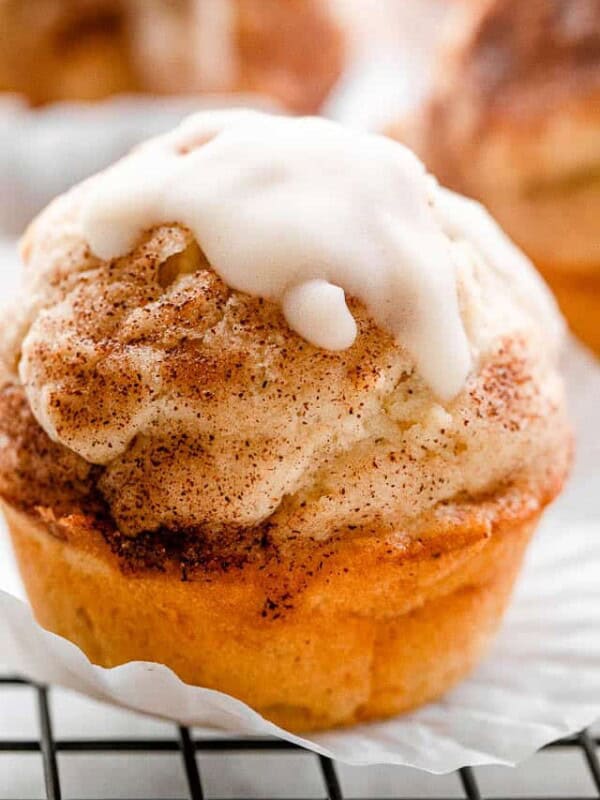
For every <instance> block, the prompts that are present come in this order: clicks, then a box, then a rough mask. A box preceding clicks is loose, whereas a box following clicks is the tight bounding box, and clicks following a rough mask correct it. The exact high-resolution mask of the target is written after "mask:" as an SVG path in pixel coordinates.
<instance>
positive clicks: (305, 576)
mask: <svg viewBox="0 0 600 800" xmlns="http://www.w3.org/2000/svg"><path fill="white" fill-rule="evenodd" d="M521 505H522V507H520V508H517V509H516V510H515V508H514V503H509V502H506V500H505V498H499V499H495V500H493V501H487V502H485V503H481V504H473V505H472V506H470V507H468V508H466V509H464V510H460V509H458V510H457V509H456V508H454V509H453V510H452V512H451V513H449V515H448V519H446V520H445V521H438V522H436V523H435V524H434V525H433V527H431V528H429V530H427V532H426V535H424V536H423V537H419V538H418V539H412V538H411V540H410V541H409V542H408V543H407V542H406V540H402V541H401V540H400V539H398V540H396V541H393V540H391V539H390V538H389V537H378V536H376V535H375V536H358V537H356V538H347V537H344V538H341V539H339V540H337V541H335V542H324V543H316V542H311V543H310V547H308V546H305V545H304V544H302V545H300V544H299V543H298V542H294V543H293V544H294V553H295V555H294V560H293V561H290V560H289V559H287V558H286V557H285V556H284V557H281V558H276V559H274V560H273V563H268V562H267V563H266V564H260V563H259V564H252V563H248V564H246V565H245V566H243V567H239V568H238V567H236V568H232V569H230V570H225V571H221V572H220V573H218V574H211V573H210V572H206V573H203V574H202V575H200V576H198V577H195V578H193V579H191V580H187V581H184V580H182V576H181V573H180V572H179V571H178V570H177V569H176V568H175V566H172V567H170V568H167V570H166V571H165V572H162V573H161V572H150V571H148V570H146V571H144V572H142V573H141V574H140V573H131V572H130V573H128V572H127V571H123V569H122V568H121V565H120V563H119V560H118V558H117V557H116V556H115V555H114V554H113V553H112V552H111V550H110V548H109V546H108V545H107V544H106V542H105V540H104V538H103V537H102V535H101V534H100V533H98V532H97V531H95V530H94V529H93V528H92V527H91V525H90V522H89V520H86V519H85V518H84V517H69V518H66V519H62V520H55V519H53V517H52V514H51V512H49V511H44V512H42V518H36V517H35V516H33V515H31V514H28V513H24V512H23V511H19V510H17V509H16V508H14V507H12V506H8V505H5V506H4V510H5V515H6V519H7V521H8V525H9V528H10V532H11V536H12V541H13V545H14V549H15V551H16V555H17V559H18V562H19V566H20V569H21V574H22V576H23V579H24V582H25V585H26V588H27V592H28V595H29V598H30V601H31V604H32V606H33V609H34V612H35V615H36V617H37V619H38V621H39V622H40V624H41V625H42V626H44V627H45V628H47V629H49V630H51V631H54V632H55V633H57V634H59V635H61V636H64V637H66V638H67V639H70V640H71V641H73V642H75V643H76V644H77V645H79V647H81V648H82V649H83V650H84V651H85V652H86V653H87V655H88V656H89V658H90V659H91V660H92V661H93V662H94V663H96V664H100V665H102V666H105V667H112V666H115V665H118V664H122V663H125V662H128V661H132V660H149V661H156V662H160V663H163V664H166V665H167V666H169V667H170V668H171V669H173V670H174V671H175V672H176V673H177V674H178V675H179V676H180V678H181V679H182V680H184V681H185V682H187V683H190V684H196V685H202V686H205V687H209V688H213V689H218V690H221V691H224V692H228V693H229V694H231V695H234V696H235V697H238V698H239V699H241V700H243V701H244V702H246V703H248V704H249V705H251V706H252V707H253V708H255V709H256V710H257V711H259V712H260V713H261V714H262V715H264V716H265V717H266V718H267V719H270V720H272V721H273V722H275V723H277V724H278V725H281V726H283V727H285V728H288V729H291V730H296V731H303V730H316V729H322V728H328V727H332V726H340V725H349V724H351V723H355V722H359V721H363V720H370V719H375V718H382V717H387V716H391V715H393V714H397V713H399V712H403V711H407V710H409V709H412V708H415V707H416V706H419V705H421V704H423V703H425V702H427V701H429V700H432V699H434V698H436V697H439V696H440V695H442V694H443V693H444V692H445V691H446V690H448V689H449V688H450V687H451V686H453V685H454V684H455V683H456V682H457V681H458V680H460V679H461V678H462V677H464V676H465V675H466V674H467V673H468V672H469V671H470V670H471V669H472V668H473V667H474V666H475V665H476V664H477V662H478V661H479V659H480V658H481V656H482V654H483V653H484V652H485V650H486V648H487V646H488V644H489V643H490V640H491V637H492V635H493V634H494V633H495V631H496V629H497V628H498V625H499V623H500V620H501V617H502V614H503V611H504V609H505V606H506V604H507V601H508V599H509V597H510V593H511V589H512V586H513V582H514V580H515V577H516V575H517V573H518V570H519V566H520V564H521V561H522V558H523V554H524V552H525V549H526V546H527V543H528V541H529V539H530V536H531V534H532V532H533V530H534V528H535V525H536V523H537V521H538V518H539V515H540V511H539V507H538V506H537V505H535V504H531V503H522V504H521ZM532 506H533V510H532ZM44 518H45V519H44ZM309 550H310V553H309ZM305 556H306V558H305Z"/></svg>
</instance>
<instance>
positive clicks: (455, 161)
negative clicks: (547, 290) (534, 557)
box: [407, 0, 600, 351]
mask: <svg viewBox="0 0 600 800" xmlns="http://www.w3.org/2000/svg"><path fill="white" fill-rule="evenodd" d="M407 140H408V141H409V142H410V144H411V145H412V146H414V147H415V149H416V151H417V152H418V153H419V154H420V155H421V156H422V157H423V158H424V160H425V162H426V164H427V166H428V168H429V169H431V170H432V171H433V172H434V173H435V174H436V175H437V177H439V179H440V180H441V181H442V182H443V183H445V184H446V185H448V186H450V187H452V188H455V189H457V190H458V191H461V192H464V193H465V194H468V195H471V196H473V197H476V198H478V199H479V200H481V201H483V202H484V203H485V205H486V206H487V207H488V208H489V209H490V211H491V212H492V214H493V215H494V216H495V217H496V218H497V219H498V220H499V222H500V223H501V224H502V225H503V226H504V227H505V229H506V230H507V232H508V233H509V234H510V235H511V236H512V237H513V238H514V239H515V241H516V242H517V243H518V244H519V245H520V246H521V247H522V248H523V249H524V250H525V252H526V253H527V254H528V255H529V256H530V257H531V258H532V259H533V261H534V262H535V264H536V266H538V268H539V269H540V270H541V271H542V273H543V274H544V275H545V276H546V277H547V279H548V280H549V281H550V283H551V285H552V287H553V289H554V290H555V292H556V294H557V295H558V298H559V300H560V302H561V304H562V306H563V310H564V311H565V312H566V314H567V317H568V319H569V321H570V323H571V325H572V327H573V329H574V330H575V332H577V333H578V334H579V335H581V336H582V338H583V339H584V340H585V341H587V342H588V343H589V344H591V345H592V346H593V347H594V348H595V349H596V350H597V351H600V321H599V320H600V230H599V227H598V219H599V218H600V2H599V1H598V0H528V2H526V3H523V2H519V0H484V1H482V2H466V3H463V4H462V7H461V8H460V10H459V12H457V15H456V17H455V18H454V19H453V20H452V24H451V26H450V31H449V34H448V37H447V40H446V41H445V42H444V45H443V47H442V52H441V54H440V64H439V69H438V73H437V80H436V82H435V86H434V89H433V92H432V97H431V98H430V100H429V103H428V105H427V107H426V109H425V111H424V113H423V115H422V117H421V119H419V120H418V122H417V124H416V126H415V129H414V130H413V131H412V132H411V133H410V134H409V135H408V137H407Z"/></svg>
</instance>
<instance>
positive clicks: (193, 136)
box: [81, 111, 471, 399]
mask: <svg viewBox="0 0 600 800" xmlns="http://www.w3.org/2000/svg"><path fill="white" fill-rule="evenodd" d="M436 192H437V185H436V184H435V183H434V182H432V181H431V179H430V178H428V176H427V174H426V172H425V170H424V168H423V166H422V164H421V163H420V161H419V160H418V159H417V158H416V157H415V156H414V155H413V154H412V153H411V152H410V151H409V150H407V149H406V148H405V147H402V146H401V145H399V144H397V143H395V142H392V141H391V140H389V139H386V138H384V137H380V136H374V135H370V134H362V133H356V132H353V131H349V130H347V129H345V128H343V127H341V126H339V125H337V124H335V123H332V122H328V121H325V120H322V119H316V118H304V119H290V118H285V117H276V116H268V115H264V114H258V113H254V112H248V111H243V112H240V111H226V112H208V113H203V114H198V115H196V116H194V117H191V118H190V119H188V120H187V121H186V122H184V123H183V124H182V125H181V126H180V127H179V128H178V129H177V130H175V131H174V132H172V133H171V134H168V135H167V136H164V137H161V138H160V139H156V140H153V141H151V142H149V143H148V144H146V145H145V146H143V147H142V148H140V149H138V150H137V151H135V152H134V153H133V154H132V155H131V156H129V157H128V158H126V159H124V160H123V161H121V162H120V163H118V164H117V165H116V166H115V167H113V168H112V169H111V170H109V171H108V172H106V173H105V174H104V175H103V176H102V177H100V178H99V179H98V180H97V182H96V185H95V187H94V189H93V190H92V191H91V193H90V195H89V198H88V200H87V202H86V204H85V206H84V208H83V211H82V220H81V221H82V226H83V232H84V235H85V237H86V239H87V241H88V242H89V244H90V247H91V248H92V250H93V252H94V253H96V254H97V255H98V256H99V257H101V258H106V259H110V258H114V257H118V256H121V255H123V254H125V253H126V252H128V251H129V250H130V249H131V248H133V247H134V246H135V244H136V242H137V241H138V239H139V237H140V235H141V234H142V233H143V231H144V230H147V229H148V228H151V227H152V226H155V225H158V224H161V223H166V222H175V221H177V222H180V223H182V224H183V225H185V226H187V227H188V228H189V229H190V230H191V231H192V232H193V234H194V236H195V237H196V238H197V240H198V242H199V244H200V246H201V248H202V249H203V251H204V252H205V254H206V256H207V258H208V260H209V262H210V263H211V265H212V266H213V268H214V269H215V271H216V272H217V273H218V274H219V275H220V276H221V278H222V279H223V280H224V281H225V283H227V284H228V285H229V286H230V287H232V288H233V289H237V290H239V291H242V292H246V293H248V294H251V295H255V296H260V297H264V298H266V299H269V300H272V301H275V302H279V303H281V305H282V310H283V313H284V315H285V317H286V319H287V321H288V323H289V324H290V326H291V327H292V328H293V329H294V330H295V331H296V332H298V333H299V334H300V335H301V336H303V337H305V338H306V339H307V340H309V341H310V342H312V343H313V344H315V345H316V346H319V347H323V348H328V349H333V350H337V349H344V348H346V347H349V346H351V344H352V342H353V341H354V339H355V337H356V324H355V322H354V319H353V318H352V315H351V313H350V311H349V309H348V307H347V305H346V302H345V297H344V292H345V293H347V294H348V295H349V296H352V297H355V298H357V299H359V300H360V301H361V302H362V303H363V304H364V305H365V306H366V308H367V310H368V312H369V313H370V314H371V315H372V317H373V318H374V319H375V321H376V322H377V323H378V324H379V325H381V326H382V327H384V328H386V329H387V330H389V331H390V332H392V333H393V334H394V336H395V337H396V339H397V341H398V342H399V343H401V344H402V345H403V346H405V347H406V348H407V350H408V351H409V352H410V353H411V355H412V356H413V358H414V360H415V363H416V367H417V369H418V370H419V371H420V374H421V375H422V377H423V378H424V380H425V381H426V382H427V383H428V384H429V385H430V386H431V388H432V389H433V391H434V392H436V393H437V394H438V395H439V396H440V397H442V398H444V399H449V398H451V397H453V396H454V395H456V394H457V393H458V392H459V391H460V390H461V389H462V387H463V385H464V382H465V380H466V377H467V374H468V372H469V369H470V366H471V354H470V348H469V343H468V341H467V337H466V334H465V330H464V327H463V323H462V320H461V316H460V313H459V306H458V299H457V287H456V268H455V264H454V261H453V251H452V247H451V243H450V239H449V237H448V235H446V233H445V232H444V231H443V228H442V225H441V224H440V220H439V212H438V211H436V208H435V196H436Z"/></svg>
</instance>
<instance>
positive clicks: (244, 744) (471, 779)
mask: <svg viewBox="0 0 600 800" xmlns="http://www.w3.org/2000/svg"><path fill="white" fill-rule="evenodd" d="M8 687H22V689H23V691H26V692H27V691H33V692H34V693H35V695H36V698H37V710H38V721H39V738H37V739H29V740H14V741H13V740H10V739H7V740H2V739H0V753H13V754H19V753H39V754H40V755H41V759H42V765H43V770H44V783H45V792H46V794H45V797H46V800H61V798H62V795H61V783H60V771H59V766H58V759H57V754H59V753H149V754H150V753H179V754H180V756H181V762H182V769H183V771H184V774H185V778H186V785H187V790H188V795H187V798H186V800H204V797H205V794H204V790H203V787H202V777H201V770H200V767H199V765H198V761H197V758H196V755H197V753H205V754H209V753H219V752H221V753H223V752H243V753H248V754H251V753H255V754H260V753H266V752H269V753H277V752H283V751H285V752H287V753H290V754H293V753H297V754H299V755H301V754H305V755H306V753H305V751H304V750H302V748H300V747H298V746H297V745H295V744H292V743H291V742H284V741H281V740H279V739H270V738H260V737H254V738H245V737H239V738H237V737H226V738H218V739H217V738H209V739H203V738H197V739H195V738H194V737H193V736H192V734H191V732H190V730H189V729H188V728H186V727H175V728H174V735H173V738H172V739H55V738H54V735H53V729H52V715H51V712H50V704H49V702H48V697H49V690H48V689H47V688H46V687H44V686H39V685H37V684H34V683H30V682H29V681H26V680H24V679H23V678H20V677H19V676H0V691H1V690H2V689H3V688H8ZM598 747H600V737H594V736H592V735H591V733H590V732H589V731H582V732H581V733H580V734H579V735H578V736H572V737H570V738H568V739H562V740H561V741H558V742H553V743H552V744H551V745H548V747H547V748H546V749H547V750H550V751H552V750H555V749H556V748H576V749H578V750H579V751H580V752H581V754H582V756H583V758H582V761H583V764H584V765H585V766H586V767H587V769H588V771H589V774H590V776H591V778H592V780H593V783H594V786H595V788H596V791H597V793H598V796H599V797H600V761H599V759H598ZM315 758H317V760H318V764H319V768H320V773H321V777H322V780H323V797H325V798H326V799H327V800H344V792H343V787H342V784H341V782H340V780H339V778H338V775H337V771H336V767H335V764H334V762H333V761H332V760H331V759H329V758H326V757H325V756H315ZM458 775H459V778H460V781H461V784H462V788H463V792H464V797H465V800H482V793H481V790H480V788H479V785H478V782H477V777H476V772H475V770H473V769H471V768H469V767H465V768H464V769H461V770H459V773H458ZM89 788H93V787H89ZM14 800H25V798H14ZM98 800H101V798H98ZM369 800H376V799H375V798H369ZM439 800H443V798H440V799H439ZM505 800H511V799H510V798H505ZM531 800H536V799H534V798H531ZM537 800H549V798H537ZM568 800H580V799H579V798H575V797H572V798H571V797H570V798H568Z"/></svg>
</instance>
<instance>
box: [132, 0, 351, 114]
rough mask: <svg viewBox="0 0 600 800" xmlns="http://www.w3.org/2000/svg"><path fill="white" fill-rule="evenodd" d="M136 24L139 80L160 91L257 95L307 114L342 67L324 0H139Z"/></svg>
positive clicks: (338, 35)
mask: <svg viewBox="0 0 600 800" xmlns="http://www.w3.org/2000/svg"><path fill="white" fill-rule="evenodd" d="M135 25H136V30H135V36H134V41H135V47H136V55H137V59H138V63H139V65H140V68H141V70H142V72H143V76H144V81H145V82H146V83H147V85H148V87H149V88H150V89H152V90H154V91H159V92H169V93H171V92H180V91H184V92H196V91H236V92H239V91H242V92H256V93H259V94H266V95H268V96H270V97H273V98H275V99H277V100H278V101H280V102H281V103H282V104H283V105H284V106H285V107H287V108H290V109H292V110H294V111H298V112H304V113H306V112H311V111H316V110H317V109H318V108H319V107H320V106H321V104H322V103H323V101H324V99H325V97H326V96H327V94H328V93H329V91H330V90H331V89H332V87H333V85H334V84H335V83H336V81H337V79H338V78H339V76H340V74H341V71H342V67H343V62H344V42H343V36H342V32H341V28H340V27H338V25H337V22H336V20H335V17H334V14H333V12H332V9H331V5H330V3H329V2H328V0H175V1H174V2H173V0H138V3H137V13H136V21H135Z"/></svg>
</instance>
